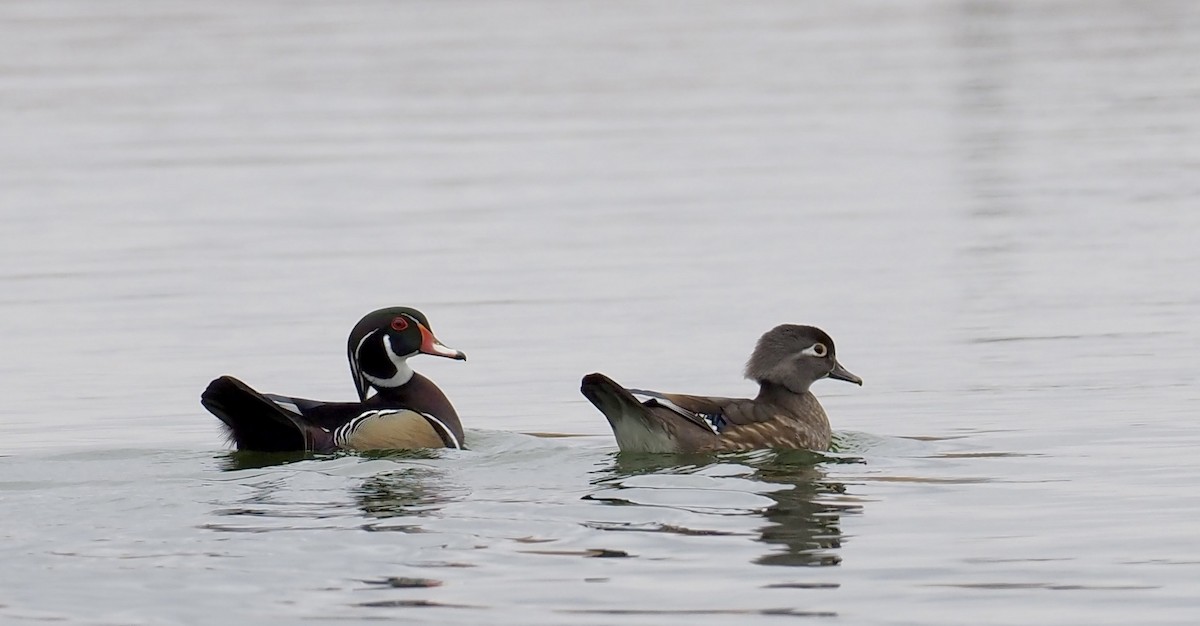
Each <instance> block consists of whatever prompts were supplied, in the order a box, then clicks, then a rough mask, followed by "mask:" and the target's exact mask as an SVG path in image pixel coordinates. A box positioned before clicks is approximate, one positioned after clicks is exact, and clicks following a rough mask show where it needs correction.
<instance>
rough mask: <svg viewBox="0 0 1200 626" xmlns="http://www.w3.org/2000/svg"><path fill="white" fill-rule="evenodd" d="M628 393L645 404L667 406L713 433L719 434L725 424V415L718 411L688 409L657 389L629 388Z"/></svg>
mask: <svg viewBox="0 0 1200 626" xmlns="http://www.w3.org/2000/svg"><path fill="white" fill-rule="evenodd" d="M629 393H630V394H632V395H633V397H634V398H636V399H637V401H638V402H641V403H642V404H644V405H646V406H661V407H665V408H668V409H670V410H672V411H674V412H675V413H677V414H679V416H680V417H682V418H683V419H686V420H690V421H692V422H695V423H696V424H702V425H704V426H707V427H708V428H709V430H711V431H713V432H714V433H717V434H720V433H721V429H722V428H724V426H725V416H723V415H721V414H719V413H711V414H707V415H706V414H703V413H696V412H694V411H689V410H687V409H685V408H683V407H681V406H679V405H678V404H675V403H674V402H671V401H670V400H668V399H667V398H666V396H664V395H662V394H660V393H658V392H657V391H645V390H643V389H630V390H629Z"/></svg>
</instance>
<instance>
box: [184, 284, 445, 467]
mask: <svg viewBox="0 0 1200 626" xmlns="http://www.w3.org/2000/svg"><path fill="white" fill-rule="evenodd" d="M346 354H347V356H348V357H349V360H350V373H351V376H352V377H353V378H354V387H355V389H357V391H358V402H325V401H321V400H308V399H305V398H293V397H289V396H280V395H275V394H262V393H259V392H257V391H255V390H254V389H251V388H250V387H249V386H248V385H246V384H245V383H243V382H242V381H240V380H237V379H236V378H233V377H231V376H222V377H220V378H218V379H216V380H214V381H212V383H210V384H209V385H208V389H205V390H204V393H203V394H201V396H200V403H201V404H203V405H204V408H206V409H208V410H209V412H211V413H212V414H213V415H215V416H217V418H218V419H220V420H221V421H222V422H223V423H224V425H225V430H226V434H227V435H228V436H229V438H230V439H231V440H232V441H233V443H234V444H235V445H236V446H237V448H238V449H239V450H257V451H263V452H282V451H313V452H332V451H334V450H339V449H342V450H381V449H412V448H462V447H463V444H464V442H463V429H462V423H461V422H460V421H459V419H458V413H457V412H456V411H455V410H454V406H453V405H451V404H450V400H449V399H447V398H446V395H445V394H444V393H442V390H441V389H439V388H438V386H437V385H435V384H434V383H433V381H431V380H429V379H428V378H426V377H424V376H422V375H420V374H418V373H416V372H414V371H413V370H412V367H410V366H409V365H408V359H409V358H411V357H413V356H416V355H418V354H432V355H434V356H441V357H447V358H451V359H458V360H466V358H467V355H465V354H463V353H462V352H459V351H458V350H454V349H451V348H447V347H446V346H445V345H443V344H442V343H441V342H440V341H438V340H437V337H435V336H434V334H433V331H432V330H431V329H430V326H429V320H428V319H426V318H425V315H424V314H422V313H421V312H420V311H418V310H416V309H411V308H408V307H391V308H386V309H379V310H378V311H373V312H371V313H368V314H367V315H366V316H365V317H363V318H362V320H360V321H359V322H358V324H356V325H355V326H354V328H353V329H352V330H351V331H350V337H349V339H347V341H346ZM372 390H373V391H375V394H374V395H371V391H372Z"/></svg>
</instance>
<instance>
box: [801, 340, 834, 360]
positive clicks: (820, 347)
mask: <svg viewBox="0 0 1200 626" xmlns="http://www.w3.org/2000/svg"><path fill="white" fill-rule="evenodd" d="M800 353H801V354H808V355H811V356H815V357H823V356H825V355H826V354H829V350H827V349H826V348H825V344H823V343H814V344H813V345H811V346H809V347H807V348H805V349H804V350H801V351H800Z"/></svg>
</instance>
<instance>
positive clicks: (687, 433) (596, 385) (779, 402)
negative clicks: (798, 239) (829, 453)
mask: <svg viewBox="0 0 1200 626" xmlns="http://www.w3.org/2000/svg"><path fill="white" fill-rule="evenodd" d="M746 378H749V379H751V380H753V381H755V382H757V383H758V385H759V390H758V395H757V396H756V397H754V398H753V399H748V398H721V397H709V396H692V395H683V394H676V393H661V392H657V391H644V390H639V389H626V388H624V387H621V386H620V385H618V384H617V383H616V382H614V381H613V380H612V379H610V378H608V377H607V376H605V375H603V374H588V375H587V376H584V377H583V383H582V386H581V388H580V391H582V392H583V395H584V396H586V397H587V399H588V400H590V401H591V403H592V404H594V405H596V408H598V409H600V412H601V413H603V414H604V417H606V418H608V423H609V425H610V426H611V427H612V429H613V434H614V435H615V436H616V439H617V445H618V446H619V447H620V448H621V450H622V451H625V452H666V453H689V452H722V451H732V450H754V449H760V448H775V449H807V450H827V449H829V444H830V440H831V438H832V434H833V433H832V430H831V429H830V426H829V418H828V417H826V415H825V410H824V409H822V408H821V403H820V402H817V398H816V396H814V395H813V394H812V392H811V391H809V387H810V386H811V385H812V384H813V383H814V382H816V381H817V380H820V379H822V378H836V379H838V380H844V381H847V382H851V383H854V384H856V385H861V384H862V379H861V378H859V377H858V376H855V375H854V374H851V373H850V372H849V371H848V370H847V369H846V368H844V367H842V365H841V364H840V363H838V361H837V356H836V353H835V351H834V347H833V340H832V339H830V337H829V335H827V334H825V332H824V331H822V330H821V329H819V328H815V327H813V326H799V325H795V324H783V325H780V326H776V327H775V328H772V329H771V330H769V331H767V333H766V334H764V335H763V336H762V337H761V338H759V340H758V345H757V346H755V348H754V353H753V354H751V355H750V360H749V361H748V362H747V363H746Z"/></svg>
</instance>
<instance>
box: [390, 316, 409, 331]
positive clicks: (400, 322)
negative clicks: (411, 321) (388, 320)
mask: <svg viewBox="0 0 1200 626" xmlns="http://www.w3.org/2000/svg"><path fill="white" fill-rule="evenodd" d="M407 329H408V320H407V319H405V318H403V317H394V318H392V330H394V331H397V332H399V331H403V330H407Z"/></svg>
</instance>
